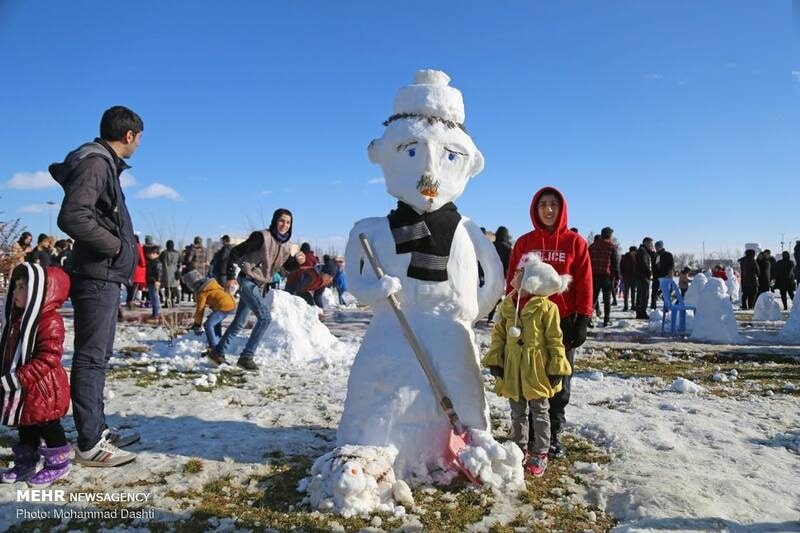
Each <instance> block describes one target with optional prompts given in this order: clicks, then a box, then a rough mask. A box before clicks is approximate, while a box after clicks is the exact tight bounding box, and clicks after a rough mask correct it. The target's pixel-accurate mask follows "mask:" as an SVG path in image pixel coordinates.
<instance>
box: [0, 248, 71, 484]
mask: <svg viewBox="0 0 800 533" xmlns="http://www.w3.org/2000/svg"><path fill="white" fill-rule="evenodd" d="M69 285H70V283H69V278H68V277H67V275H66V274H65V273H64V271H63V270H62V269H60V268H57V267H47V268H42V267H41V266H39V265H33V264H30V263H23V264H22V265H20V266H18V267H17V268H15V269H14V272H13V273H12V275H11V287H12V290H10V291H9V293H8V297H7V301H6V308H5V314H6V317H5V318H6V324H5V327H4V328H3V337H2V342H0V348H1V349H0V353H2V361H0V382H2V389H1V391H0V394H2V396H0V422H2V424H3V425H6V426H16V427H17V428H18V430H19V443H18V444H16V445H15V446H13V448H12V449H13V451H14V467H13V468H11V469H9V470H6V471H5V472H3V474H2V481H3V483H14V482H16V481H26V480H27V482H28V484H29V485H30V486H32V487H46V486H48V485H50V484H51V483H53V482H54V481H56V480H57V479H61V478H62V477H64V476H66V475H67V473H69V468H70V459H71V457H70V455H71V452H72V448H71V446H70V445H69V443H68V442H67V438H66V435H65V434H64V428H63V427H61V417H62V416H64V415H65V414H67V409H69V394H70V393H69V381H68V380H67V373H66V371H65V370H64V367H62V366H61V355H62V353H63V350H64V321H63V320H62V319H61V315H59V314H58V308H59V307H61V306H62V305H63V303H64V300H66V298H67V295H68V294H69ZM42 440H43V441H44V444H41V441H42ZM40 457H41V458H43V459H44V466H43V467H42V469H41V470H39V471H38V472H37V471H36V467H37V465H38V463H39V458H40Z"/></svg>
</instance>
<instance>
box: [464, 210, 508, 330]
mask: <svg viewBox="0 0 800 533" xmlns="http://www.w3.org/2000/svg"><path fill="white" fill-rule="evenodd" d="M462 220H463V224H464V228H465V229H466V230H467V234H468V235H469V238H470V240H471V241H472V244H473V246H474V247H475V255H476V256H477V257H478V263H480V265H481V268H483V287H478V309H479V313H478V316H477V317H475V318H476V319H478V318H480V317H482V316H486V315H488V314H489V311H491V310H492V308H493V307H494V306H495V305H497V301H498V300H499V299H500V296H501V295H502V294H503V283H504V281H505V276H504V272H503V263H501V262H500V256H499V255H497V250H495V249H494V245H493V244H492V243H491V241H489V239H487V238H486V236H485V235H484V234H483V233H482V232H481V229H480V228H479V227H478V226H477V224H475V223H474V222H473V221H471V220H470V219H468V218H464V219H462ZM476 282H477V280H476Z"/></svg>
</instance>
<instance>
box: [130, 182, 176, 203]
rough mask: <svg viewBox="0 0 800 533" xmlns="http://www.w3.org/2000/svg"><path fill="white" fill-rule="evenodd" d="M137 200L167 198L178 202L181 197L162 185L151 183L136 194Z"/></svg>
mask: <svg viewBox="0 0 800 533" xmlns="http://www.w3.org/2000/svg"><path fill="white" fill-rule="evenodd" d="M136 197H137V198H144V199H148V200H149V199H153V198H169V199H170V200H180V199H181V195H180V194H178V191H176V190H175V189H173V188H172V187H169V186H168V185H164V184H162V183H153V184H151V185H148V186H147V187H145V188H144V189H141V190H140V191H139V192H137V193H136Z"/></svg>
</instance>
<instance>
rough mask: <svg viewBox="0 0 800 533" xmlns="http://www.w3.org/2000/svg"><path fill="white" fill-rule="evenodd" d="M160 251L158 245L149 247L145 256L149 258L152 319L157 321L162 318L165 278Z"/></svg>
mask: <svg viewBox="0 0 800 533" xmlns="http://www.w3.org/2000/svg"><path fill="white" fill-rule="evenodd" d="M159 253H160V250H159V249H158V246H157V245H150V246H148V247H147V251H146V253H145V256H146V258H147V272H146V276H145V277H146V281H147V293H148V294H149V295H150V298H149V300H150V308H151V310H152V314H151V318H153V319H154V320H157V319H159V318H161V295H160V294H159V293H160V292H161V279H162V278H163V277H164V265H163V264H162V263H161V261H159V260H158V256H159Z"/></svg>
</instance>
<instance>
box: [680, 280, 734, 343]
mask: <svg viewBox="0 0 800 533" xmlns="http://www.w3.org/2000/svg"><path fill="white" fill-rule="evenodd" d="M698 277H699V275H698V276H696V277H695V280H696V279H697V278H698ZM689 289H690V290H691V286H690V287H689ZM687 295H688V293H687ZM690 338H691V339H692V340H701V341H707V342H719V343H733V342H736V341H738V340H739V332H738V331H737V329H736V317H735V316H734V314H733V305H731V301H730V298H728V289H727V288H726V287H725V282H723V281H722V280H721V279H720V278H711V279H710V280H708V281H707V283H706V284H705V286H704V287H703V290H702V291H701V292H700V299H699V301H698V303H697V312H696V313H695V317H694V324H693V328H692V334H691V336H690Z"/></svg>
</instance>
